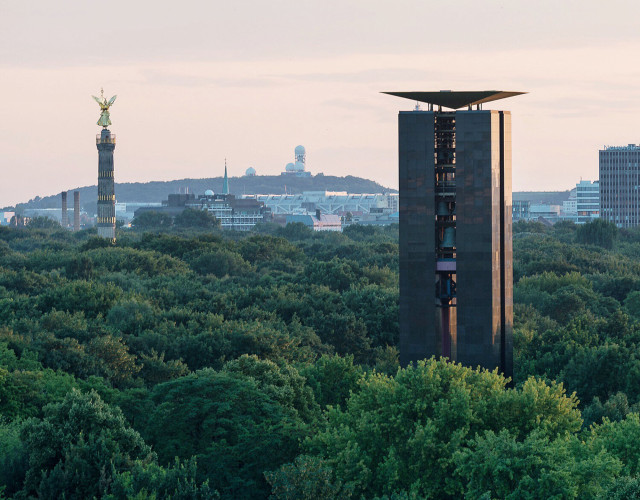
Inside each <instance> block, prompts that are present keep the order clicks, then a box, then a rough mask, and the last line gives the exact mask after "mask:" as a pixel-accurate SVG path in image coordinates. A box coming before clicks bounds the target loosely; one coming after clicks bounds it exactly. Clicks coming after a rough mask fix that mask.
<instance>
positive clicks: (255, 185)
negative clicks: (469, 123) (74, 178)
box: [16, 174, 397, 211]
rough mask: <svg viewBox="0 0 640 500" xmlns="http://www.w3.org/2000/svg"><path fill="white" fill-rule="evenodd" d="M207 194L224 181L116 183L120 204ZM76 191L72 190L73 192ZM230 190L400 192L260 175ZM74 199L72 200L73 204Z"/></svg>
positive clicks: (92, 192)
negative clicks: (192, 194) (186, 193)
mask: <svg viewBox="0 0 640 500" xmlns="http://www.w3.org/2000/svg"><path fill="white" fill-rule="evenodd" d="M185 189H189V192H191V193H195V194H203V193H204V192H205V191H206V190H207V189H211V190H213V191H214V192H216V193H221V192H222V177H213V178H208V179H180V180H175V181H153V182H144V183H143V182H125V183H116V185H115V192H116V197H117V200H118V202H142V203H153V202H155V203H159V202H161V201H162V200H166V199H167V195H169V194H172V193H177V192H179V191H180V190H182V191H184V190H185ZM72 190H73V189H70V191H72ZM75 190H76V191H79V192H80V203H81V206H83V207H84V206H85V205H86V206H95V204H96V202H97V198H98V188H97V186H85V187H81V188H77V189H75ZM229 190H230V192H231V193H232V194H236V195H241V194H284V193H285V190H286V192H287V193H294V194H295V193H302V192H303V191H347V192H349V193H388V192H397V191H396V190H393V189H390V188H386V187H384V186H381V185H380V184H378V183H377V182H374V181H371V180H368V179H363V178H361V177H353V176H351V175H348V176H346V177H336V176H333V175H322V174H318V175H315V176H313V177H295V176H280V175H257V176H254V177H231V178H230V179H229ZM72 199H73V198H70V200H72ZM59 207H60V194H59V193H58V194H56V195H53V196H45V197H42V198H40V197H37V198H34V199H33V200H30V201H28V202H26V203H20V204H18V205H17V207H16V208H17V209H18V211H19V210H21V209H24V208H59Z"/></svg>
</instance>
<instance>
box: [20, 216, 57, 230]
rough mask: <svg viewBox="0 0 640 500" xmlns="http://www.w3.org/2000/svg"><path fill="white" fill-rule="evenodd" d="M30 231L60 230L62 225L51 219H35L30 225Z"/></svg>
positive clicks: (28, 224)
mask: <svg viewBox="0 0 640 500" xmlns="http://www.w3.org/2000/svg"><path fill="white" fill-rule="evenodd" d="M27 227H28V228H30V229H60V223H59V222H58V221H56V220H54V219H51V218H49V217H33V218H32V219H31V220H30V221H29V222H28V223H27Z"/></svg>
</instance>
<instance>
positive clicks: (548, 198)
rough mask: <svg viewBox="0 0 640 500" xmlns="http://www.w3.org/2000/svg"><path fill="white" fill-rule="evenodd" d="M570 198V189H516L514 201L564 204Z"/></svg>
mask: <svg viewBox="0 0 640 500" xmlns="http://www.w3.org/2000/svg"><path fill="white" fill-rule="evenodd" d="M568 199H569V191H514V192H513V201H530V202H531V203H534V204H547V203H548V204H549V205H562V202H563V201H567V200H568Z"/></svg>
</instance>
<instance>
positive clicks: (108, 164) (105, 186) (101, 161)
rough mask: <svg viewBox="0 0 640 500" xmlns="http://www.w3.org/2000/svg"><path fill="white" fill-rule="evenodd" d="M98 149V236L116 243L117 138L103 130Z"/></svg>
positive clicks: (98, 138)
mask: <svg viewBox="0 0 640 500" xmlns="http://www.w3.org/2000/svg"><path fill="white" fill-rule="evenodd" d="M96 145H97V147H98V236H101V237H103V238H108V239H110V240H111V241H113V242H115V241H116V195H115V188H114V177H113V150H114V149H115V148H116V136H115V134H112V133H111V131H110V130H109V129H108V128H103V129H102V132H100V133H99V134H98V135H97V136H96Z"/></svg>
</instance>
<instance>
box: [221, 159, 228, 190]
mask: <svg viewBox="0 0 640 500" xmlns="http://www.w3.org/2000/svg"><path fill="white" fill-rule="evenodd" d="M222 194H229V177H227V159H226V158H225V159H224V180H223V181H222Z"/></svg>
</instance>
